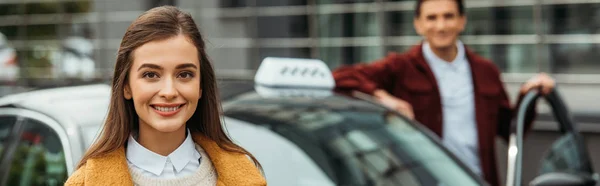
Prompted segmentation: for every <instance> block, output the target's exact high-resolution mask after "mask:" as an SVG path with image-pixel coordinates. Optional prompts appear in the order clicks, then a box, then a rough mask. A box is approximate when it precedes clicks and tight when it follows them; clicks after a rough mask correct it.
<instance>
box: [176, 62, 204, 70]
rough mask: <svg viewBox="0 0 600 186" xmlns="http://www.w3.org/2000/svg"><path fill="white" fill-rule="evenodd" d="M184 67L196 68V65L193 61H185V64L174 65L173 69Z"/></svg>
mask: <svg viewBox="0 0 600 186" xmlns="http://www.w3.org/2000/svg"><path fill="white" fill-rule="evenodd" d="M184 68H193V69H198V66H196V65H195V64H193V63H185V64H180V65H177V67H175V69H184Z"/></svg>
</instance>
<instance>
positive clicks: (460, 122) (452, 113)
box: [422, 41, 482, 175]
mask: <svg viewBox="0 0 600 186" xmlns="http://www.w3.org/2000/svg"><path fill="white" fill-rule="evenodd" d="M456 46H457V48H458V53H457V55H456V57H455V58H454V60H453V61H451V62H448V61H445V60H443V59H441V58H439V57H438V56H437V55H436V54H435V53H433V51H432V50H431V48H430V45H429V43H427V42H425V43H423V48H422V50H423V54H424V56H425V59H426V61H427V63H428V64H429V66H430V67H431V70H432V71H433V74H434V75H435V78H436V80H437V82H438V87H439V91H440V95H441V101H442V112H443V114H442V115H443V119H444V120H443V133H442V135H443V137H442V141H443V143H444V145H445V146H446V147H448V149H450V151H452V152H453V153H454V154H455V155H456V156H457V157H458V158H459V159H461V160H462V161H463V162H465V164H467V166H469V167H470V168H471V169H472V170H473V172H475V173H476V174H478V175H482V174H481V163H480V160H479V146H478V145H479V144H478V139H477V124H476V123H477V122H476V120H475V98H474V89H473V76H472V74H471V67H470V66H469V62H468V61H467V60H468V59H467V57H466V52H465V48H464V45H463V43H462V42H460V41H457V42H456Z"/></svg>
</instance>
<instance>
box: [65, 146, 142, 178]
mask: <svg viewBox="0 0 600 186" xmlns="http://www.w3.org/2000/svg"><path fill="white" fill-rule="evenodd" d="M105 178H113V179H108V180H107V179H105ZM86 183H87V184H100V183H102V184H101V185H131V184H132V182H131V176H130V175H129V169H128V166H127V159H126V158H125V151H124V149H123V148H122V147H121V148H118V149H116V150H114V151H111V152H108V153H106V154H104V155H102V156H98V157H93V158H90V159H87V160H86V161H85V164H83V165H82V166H81V167H79V168H78V169H77V170H76V171H75V172H73V174H71V176H69V179H67V182H65V185H85V184H86Z"/></svg>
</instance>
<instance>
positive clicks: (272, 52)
mask: <svg viewBox="0 0 600 186" xmlns="http://www.w3.org/2000/svg"><path fill="white" fill-rule="evenodd" d="M258 53H259V56H260V61H262V60H263V59H264V58H266V57H291V58H310V49H309V48H259V52H258Z"/></svg>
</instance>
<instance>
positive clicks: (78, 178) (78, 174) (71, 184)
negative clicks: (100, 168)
mask: <svg viewBox="0 0 600 186" xmlns="http://www.w3.org/2000/svg"><path fill="white" fill-rule="evenodd" d="M84 170H85V165H83V166H81V167H79V168H78V169H77V170H76V171H75V172H73V174H71V176H69V179H67V181H66V182H65V186H75V185H84V183H85V182H84V178H85V173H84Z"/></svg>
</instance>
